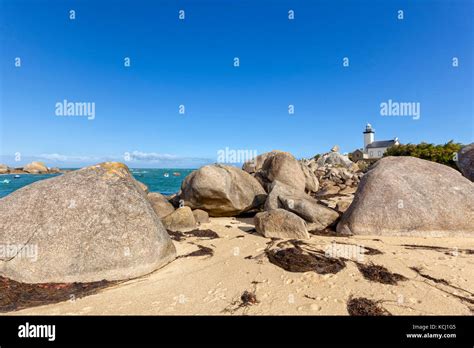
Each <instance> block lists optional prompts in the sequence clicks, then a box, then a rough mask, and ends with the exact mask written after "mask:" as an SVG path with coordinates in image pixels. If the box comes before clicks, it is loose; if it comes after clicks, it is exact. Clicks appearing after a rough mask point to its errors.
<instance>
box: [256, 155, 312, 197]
mask: <svg viewBox="0 0 474 348" xmlns="http://www.w3.org/2000/svg"><path fill="white" fill-rule="evenodd" d="M255 177H256V178H257V179H258V180H259V181H260V182H261V183H262V185H263V186H264V187H265V189H266V190H267V191H269V188H270V186H271V184H272V183H273V182H274V181H275V180H278V181H279V182H281V183H283V184H285V185H288V186H290V187H293V188H294V189H296V190H297V191H300V192H304V190H305V188H306V177H305V174H304V172H303V169H302V168H301V165H300V163H299V162H298V161H297V160H296V158H294V157H293V155H292V154H290V153H289V152H281V151H273V152H271V153H269V155H267V157H266V159H265V162H263V164H262V167H261V168H260V169H259V170H258V171H257V172H256V173H255Z"/></svg>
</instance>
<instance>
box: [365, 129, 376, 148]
mask: <svg viewBox="0 0 474 348" xmlns="http://www.w3.org/2000/svg"><path fill="white" fill-rule="evenodd" d="M374 139H375V130H374V129H372V125H371V124H370V123H367V126H365V131H364V152H366V153H367V145H369V144H372V143H373V142H374Z"/></svg>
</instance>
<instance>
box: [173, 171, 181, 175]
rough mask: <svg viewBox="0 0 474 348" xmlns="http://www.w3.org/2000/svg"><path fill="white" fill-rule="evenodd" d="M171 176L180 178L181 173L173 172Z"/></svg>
mask: <svg viewBox="0 0 474 348" xmlns="http://www.w3.org/2000/svg"><path fill="white" fill-rule="evenodd" d="M173 176H181V173H179V172H174V173H173Z"/></svg>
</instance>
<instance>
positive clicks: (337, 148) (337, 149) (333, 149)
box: [331, 145, 339, 152]
mask: <svg viewBox="0 0 474 348" xmlns="http://www.w3.org/2000/svg"><path fill="white" fill-rule="evenodd" d="M331 152H339V146H338V145H334V146H333V147H332V148H331Z"/></svg>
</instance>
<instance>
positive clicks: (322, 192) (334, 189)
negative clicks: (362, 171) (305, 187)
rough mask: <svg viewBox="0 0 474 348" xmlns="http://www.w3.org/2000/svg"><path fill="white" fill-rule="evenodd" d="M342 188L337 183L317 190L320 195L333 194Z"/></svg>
mask: <svg viewBox="0 0 474 348" xmlns="http://www.w3.org/2000/svg"><path fill="white" fill-rule="evenodd" d="M340 190H341V189H340V188H339V187H338V186H335V185H327V186H325V187H323V188H321V189H320V190H319V191H318V192H317V196H318V197H324V196H331V195H336V194H338V193H339V191H340Z"/></svg>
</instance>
